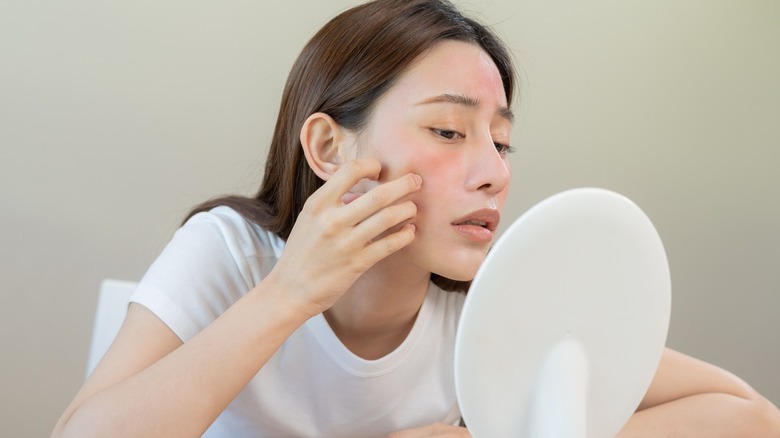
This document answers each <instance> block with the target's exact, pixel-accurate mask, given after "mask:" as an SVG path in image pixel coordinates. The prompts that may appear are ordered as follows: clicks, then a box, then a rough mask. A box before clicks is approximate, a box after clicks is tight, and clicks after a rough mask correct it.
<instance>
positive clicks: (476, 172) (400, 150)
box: [353, 41, 512, 280]
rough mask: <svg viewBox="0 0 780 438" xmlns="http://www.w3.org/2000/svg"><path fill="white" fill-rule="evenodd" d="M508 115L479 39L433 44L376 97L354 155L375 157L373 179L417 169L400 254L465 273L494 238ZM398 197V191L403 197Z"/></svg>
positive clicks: (466, 276) (451, 273) (505, 176)
mask: <svg viewBox="0 0 780 438" xmlns="http://www.w3.org/2000/svg"><path fill="white" fill-rule="evenodd" d="M511 127H512V115H511V112H510V111H509V108H508V105H507V101H506V96H505V95H504V88H503V84H502V81H501V77H500V75H499V72H498V69H497V68H496V66H495V64H494V62H493V61H492V60H491V59H490V56H489V55H488V54H487V53H485V52H484V51H483V50H482V49H481V48H480V47H478V46H476V45H474V44H469V43H464V42H458V41H445V42H442V43H439V44H438V45H436V46H435V47H434V48H433V49H431V50H430V51H429V52H428V53H426V54H425V55H424V56H423V57H421V58H420V59H419V60H417V61H416V62H415V63H414V64H412V65H411V67H410V68H409V69H408V70H407V71H406V72H405V73H404V74H403V75H402V76H401V78H400V80H399V81H398V82H397V83H396V84H395V85H394V86H393V87H392V88H391V89H390V90H388V92H387V93H386V94H385V95H384V96H382V98H380V99H379V100H378V101H377V104H376V106H375V108H374V111H373V114H372V117H371V120H370V122H369V124H368V126H367V127H366V129H365V130H364V131H363V132H361V133H360V135H359V136H357V138H356V142H357V146H356V147H355V148H353V151H354V156H355V157H373V158H376V159H378V160H379V161H380V162H381V163H382V173H381V174H380V178H379V181H378V182H373V181H366V180H364V181H363V182H361V184H360V185H359V186H356V188H355V190H356V191H358V192H365V190H368V189H369V188H371V186H372V185H376V184H381V183H382V182H386V181H389V180H392V179H395V178H398V177H400V176H402V175H404V174H406V173H408V172H414V173H417V174H419V175H420V176H421V177H422V179H423V183H422V188H421V190H420V191H418V192H416V193H414V194H413V195H411V196H410V197H409V198H408V199H411V200H412V201H414V202H415V203H416V205H417V209H418V210H417V217H416V218H415V219H414V220H412V221H410V222H412V223H414V224H415V226H416V235H415V240H414V241H413V242H412V243H411V244H410V245H409V246H408V247H406V248H404V249H403V250H402V251H401V252H400V253H399V256H400V257H403V260H405V261H407V260H408V261H409V262H411V263H414V264H415V265H417V266H419V267H420V268H422V269H424V270H427V271H430V272H434V273H437V274H439V275H442V276H444V277H447V278H451V279H454V280H470V279H472V278H473V277H474V275H475V274H476V271H477V268H478V267H479V265H480V263H481V262H482V260H483V259H484V257H485V255H486V254H487V251H488V249H489V247H490V245H491V243H492V241H493V237H494V234H495V230H496V227H497V226H498V221H499V214H500V212H501V210H502V209H503V207H504V203H505V201H506V198H507V194H508V190H509V181H510V168H509V161H508V159H507V152H508V151H507V149H508V145H509V144H510V142H509V135H510V131H511ZM405 199H406V198H405Z"/></svg>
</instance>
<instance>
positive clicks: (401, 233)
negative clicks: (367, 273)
mask: <svg viewBox="0 0 780 438" xmlns="http://www.w3.org/2000/svg"><path fill="white" fill-rule="evenodd" d="M414 233H415V226H414V224H406V225H404V226H403V227H401V229H400V230H398V231H395V232H393V233H390V234H388V235H387V236H384V237H382V238H380V239H377V240H375V241H373V242H371V243H369V244H368V246H367V247H366V248H365V249H364V250H363V253H362V254H361V256H362V258H363V263H365V266H368V267H371V266H373V265H374V264H376V263H377V262H378V261H380V260H382V259H383V258H385V257H387V256H389V255H390V254H392V253H394V252H396V251H398V250H400V249H401V248H403V247H405V246H406V245H408V244H410V243H412V241H413V240H414Z"/></svg>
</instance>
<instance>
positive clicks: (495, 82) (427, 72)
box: [389, 41, 508, 108]
mask: <svg viewBox="0 0 780 438" xmlns="http://www.w3.org/2000/svg"><path fill="white" fill-rule="evenodd" d="M389 94H394V95H395V97H396V98H402V99H407V100H408V99H412V100H416V101H420V100H425V99H426V98H427V97H431V96H438V95H444V94H450V95H463V96H469V97H471V98H474V99H477V100H479V101H480V102H482V103H483V104H485V105H486V106H487V107H492V108H498V107H507V106H508V104H507V101H506V95H505V93H504V84H503V82H502V80H501V75H500V73H499V71H498V68H497V67H496V64H495V63H494V62H493V60H492V59H491V58H490V55H488V54H487V53H486V52H485V51H484V50H483V49H482V48H481V47H479V46H477V45H476V44H472V43H467V42H462V41H443V42H440V43H438V44H436V45H435V46H433V48H431V49H430V50H428V51H427V52H425V53H424V54H422V55H421V56H420V57H419V58H418V59H417V60H416V61H415V62H413V63H412V64H411V65H410V66H409V68H408V69H407V70H406V71H405V72H404V73H403V74H402V75H401V77H400V79H399V81H398V82H397V83H396V85H395V86H394V87H392V88H391V89H390V90H389Z"/></svg>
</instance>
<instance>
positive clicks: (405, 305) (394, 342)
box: [324, 257, 430, 359]
mask: <svg viewBox="0 0 780 438" xmlns="http://www.w3.org/2000/svg"><path fill="white" fill-rule="evenodd" d="M399 268H400V269H399ZM429 281H430V273H429V272H423V271H420V270H417V269H410V268H408V267H407V268H406V269H403V268H401V267H400V266H398V264H397V263H395V260H393V259H392V257H391V258H388V259H385V260H383V261H381V262H380V263H378V264H377V265H375V266H373V267H372V268H371V269H369V270H368V271H366V273H365V274H363V275H362V276H361V277H360V278H359V279H358V280H357V281H356V282H355V284H354V285H353V286H352V287H351V288H350V289H349V290H348V291H347V292H346V293H345V294H344V295H343V296H342V297H341V298H340V299H339V300H338V301H337V302H336V304H334V305H333V307H331V308H330V309H328V310H326V311H325V313H324V316H325V319H326V320H327V321H328V324H329V325H330V326H331V328H332V329H333V331H334V333H335V334H336V336H338V338H339V339H340V340H341V342H342V343H343V344H344V345H345V346H346V347H347V348H348V349H349V350H350V351H352V352H353V353H354V354H356V355H358V356H360V357H362V358H364V359H378V358H380V357H383V356H385V355H387V354H389V353H390V352H392V351H393V350H395V349H396V348H397V347H398V346H399V345H400V344H401V343H402V342H403V341H404V339H406V336H407V335H408V334H409V331H410V330H411V329H412V326H413V325H414V321H415V319H416V317H417V312H418V311H419V310H420V306H422V303H423V300H424V299H425V295H426V293H427V291H428V284H429Z"/></svg>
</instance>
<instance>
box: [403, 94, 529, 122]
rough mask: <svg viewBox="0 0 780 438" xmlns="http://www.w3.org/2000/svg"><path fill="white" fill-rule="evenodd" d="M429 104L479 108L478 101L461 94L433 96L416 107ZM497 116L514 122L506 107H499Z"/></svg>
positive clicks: (509, 110) (511, 113)
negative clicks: (449, 104)
mask: <svg viewBox="0 0 780 438" xmlns="http://www.w3.org/2000/svg"><path fill="white" fill-rule="evenodd" d="M429 103H453V104H455V105H463V106H466V107H469V108H478V107H479V104H480V102H479V99H476V98H474V97H471V96H466V95H463V94H449V93H445V94H441V95H438V96H434V97H432V98H430V99H425V100H423V101H422V102H420V103H418V105H426V104H429ZM497 112H498V115H499V116H501V117H503V118H505V119H507V120H509V122H514V121H515V115H514V113H513V112H512V110H511V109H509V108H508V107H505V106H504V107H501V108H499V109H498V111H497Z"/></svg>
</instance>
